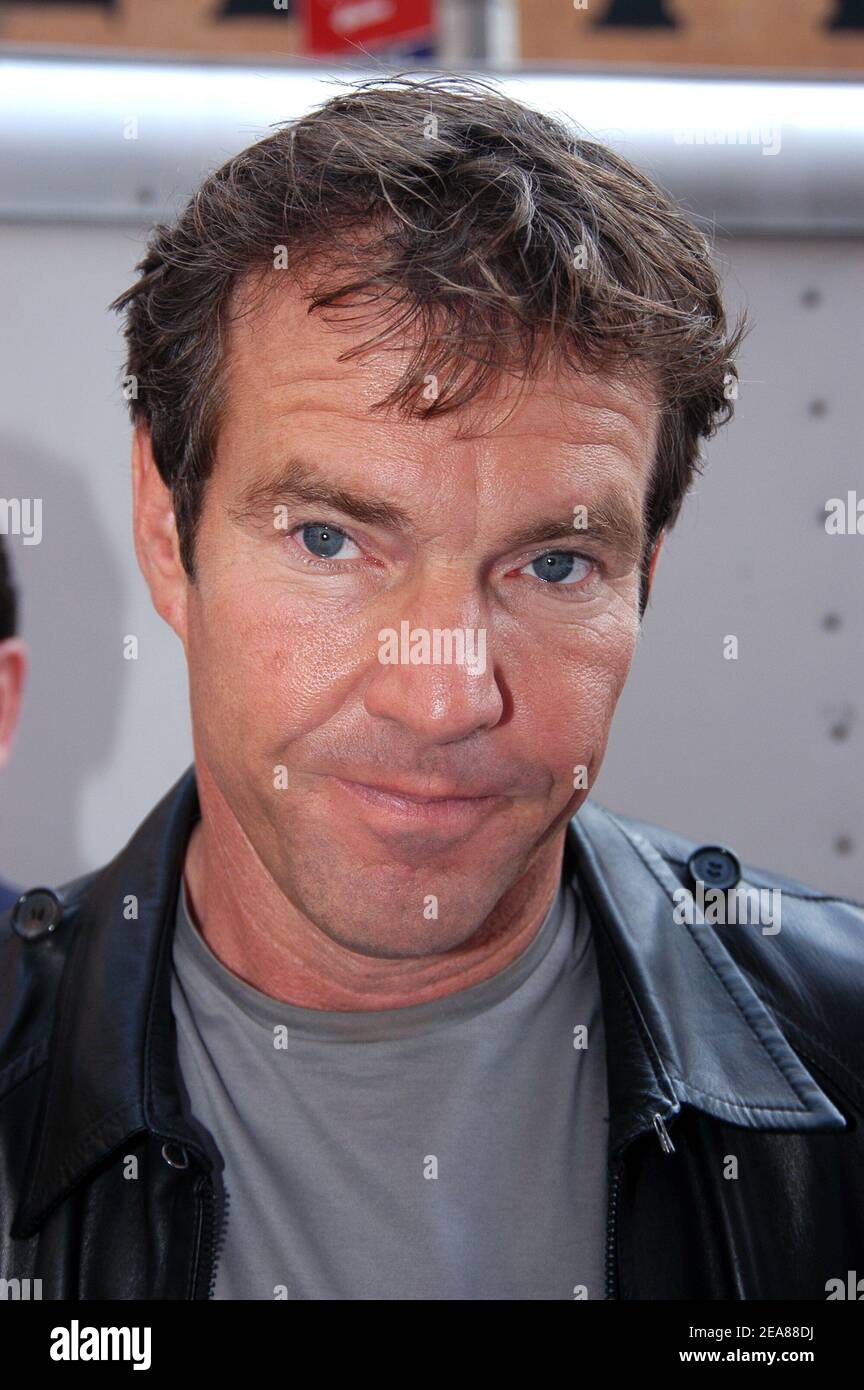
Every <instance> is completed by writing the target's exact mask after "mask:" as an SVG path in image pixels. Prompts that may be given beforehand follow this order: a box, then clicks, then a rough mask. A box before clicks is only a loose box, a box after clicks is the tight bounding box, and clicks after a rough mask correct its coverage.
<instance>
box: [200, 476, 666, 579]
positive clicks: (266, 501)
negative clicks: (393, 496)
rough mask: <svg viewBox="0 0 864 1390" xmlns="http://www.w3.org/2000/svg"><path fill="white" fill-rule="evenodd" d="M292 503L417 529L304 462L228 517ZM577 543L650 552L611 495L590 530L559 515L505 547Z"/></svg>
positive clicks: (631, 554) (630, 515)
mask: <svg viewBox="0 0 864 1390" xmlns="http://www.w3.org/2000/svg"><path fill="white" fill-rule="evenodd" d="M292 502H304V503H306V504H307V505H309V506H318V507H327V508H329V509H331V510H332V511H338V512H342V513H343V514H344V515H345V516H349V517H352V518H353V520H354V521H359V522H362V523H365V524H366V525H369V526H389V527H391V528H392V529H393V530H397V531H405V532H407V531H410V530H411V529H412V528H411V519H410V517H409V516H408V514H407V513H406V512H404V511H403V510H402V508H401V507H397V506H396V504H395V503H393V502H385V501H384V500H383V498H379V497H369V496H367V495H366V494H364V493H359V492H352V491H351V490H350V489H348V488H343V487H339V486H338V485H336V484H333V483H329V482H328V481H327V479H326V478H325V477H323V475H322V474H320V473H318V472H317V471H316V470H315V468H314V467H312V466H311V465H310V464H308V463H306V462H304V461H303V460H302V459H299V458H294V459H289V460H288V462H287V464H285V465H284V467H282V468H281V469H280V471H279V472H278V473H277V474H276V475H275V476H273V477H271V478H266V479H264V480H263V481H259V482H256V483H251V484H250V485H249V486H248V487H247V488H245V489H244V490H243V492H242V493H241V494H240V497H239V499H238V501H237V503H236V504H234V505H232V506H229V508H228V511H229V514H230V515H231V516H232V517H234V518H235V520H244V519H254V518H256V517H260V516H262V515H265V514H269V513H271V512H272V511H273V510H274V509H275V508H276V507H278V506H284V505H287V504H290V503H292ZM573 539H578V540H587V541H592V542H594V543H596V544H598V545H603V546H607V547H608V548H609V549H611V550H615V551H617V552H618V553H619V554H621V555H623V556H624V557H625V558H626V559H627V560H629V561H631V562H632V563H633V564H636V563H637V562H638V561H639V560H640V559H641V557H642V554H643V551H644V546H645V527H644V522H643V520H642V516H641V514H640V512H639V511H638V510H637V509H634V508H633V507H632V506H631V505H630V502H629V501H628V500H627V499H626V498H625V497H623V496H619V495H617V494H615V493H610V494H609V495H608V496H606V497H603V498H600V499H599V500H598V501H597V502H593V503H586V504H585V525H584V526H582V525H575V526H574V515H573V514H571V515H569V516H568V515H567V514H566V513H564V514H562V513H561V512H559V513H558V514H557V515H555V516H549V517H546V518H544V519H543V520H542V521H535V522H531V523H530V524H529V525H527V526H524V527H521V528H520V529H519V530H518V531H516V532H514V533H512V534H511V535H509V536H507V537H505V539H504V544H505V545H506V547H507V549H508V550H523V549H527V548H528V547H529V546H534V545H545V544H546V543H551V542H553V541H563V540H571V541H572V540H573Z"/></svg>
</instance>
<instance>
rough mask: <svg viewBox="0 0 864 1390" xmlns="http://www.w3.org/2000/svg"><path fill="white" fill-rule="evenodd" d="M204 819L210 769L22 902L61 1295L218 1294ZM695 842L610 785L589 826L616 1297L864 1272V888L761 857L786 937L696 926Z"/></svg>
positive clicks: (754, 880) (17, 1095)
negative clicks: (838, 885)
mask: <svg viewBox="0 0 864 1390" xmlns="http://www.w3.org/2000/svg"><path fill="white" fill-rule="evenodd" d="M198 815H199V807H198V798H197V790H196V784H195V777H194V769H193V768H189V769H188V771H187V772H186V773H185V774H184V775H183V777H182V778H181V779H180V781H179V782H178V783H177V785H176V786H175V787H174V788H172V790H171V791H170V792H169V793H168V795H167V796H166V797H165V798H164V800H163V801H162V802H161V803H160V805H158V806H157V807H156V809H155V810H154V811H153V812H152V813H151V814H150V815H149V816H148V818H147V819H146V820H145V821H144V823H143V825H142V826H141V827H140V829H139V830H138V831H137V832H136V833H135V835H134V836H133V838H132V839H131V841H130V842H129V844H128V845H127V847H126V848H125V849H124V850H122V851H121V852H120V854H118V855H117V857H116V858H115V859H114V860H113V861H112V862H111V863H110V864H108V865H107V866H106V867H105V868H103V869H101V870H99V871H98V872H97V873H94V874H88V875H86V876H85V877H83V878H81V879H78V880H76V881H75V882H73V883H71V884H68V885H66V886H65V887H64V888H62V889H61V890H59V892H58V894H57V897H58V898H59V901H60V906H59V907H58V906H57V904H56V903H54V900H53V899H52V898H50V897H47V898H46V897H43V898H42V899H39V898H38V897H36V896H33V897H29V898H25V899H24V900H23V903H24V905H23V907H21V906H19V908H18V909H17V918H16V921H17V930H13V926H12V924H11V920H10V914H9V913H7V914H5V915H4V917H3V918H2V919H0V1277H3V1278H6V1279H7V1280H8V1279H20V1280H22V1281H23V1280H26V1279H31V1280H33V1279H41V1280H42V1286H41V1294H42V1297H43V1298H53V1299H100V1298H107V1299H133V1298H144V1299H166V1298H171V1299H190V1298H195V1299H206V1298H208V1297H210V1296H211V1295H212V1291H213V1287H214V1283H215V1270H216V1261H217V1259H218V1251H219V1245H220V1238H221V1232H222V1229H223V1202H224V1197H223V1191H222V1186H221V1182H220V1179H219V1177H218V1171H217V1169H216V1168H214V1166H213V1164H212V1162H211V1160H210V1158H209V1157H208V1155H207V1153H206V1152H205V1150H204V1149H203V1148H202V1146H201V1144H200V1143H199V1139H198V1134H197V1132H196V1129H195V1127H194V1126H193V1125H192V1124H190V1121H189V1118H188V1115H187V1114H186V1113H185V1108H184V1105H183V1103H182V1101H181V1094H180V1087H179V1086H178V1068H177V1050H176V1044H175V1037H174V1023H173V1017H172V1013H171V1004H170V970H171V937H172V931H173V924H174V911H175V902H176V895H177V892H178V889H179V884H180V874H181V871H182V864H183V855H184V850H185V846H186V842H187V839H188V837H189V834H190V832H191V829H192V826H193V824H194V821H195V819H196V818H197V816H198ZM696 848H697V847H696V846H695V845H694V844H692V843H690V842H688V841H686V840H684V839H681V838H679V837H678V836H675V835H672V834H669V833H668V832H666V831H663V830H660V829H657V828H656V827H653V826H648V825H644V824H642V823H639V822H636V821H633V820H628V819H625V818H622V817H620V816H615V815H612V814H610V813H609V812H608V811H605V810H603V809H602V808H600V807H599V806H596V805H594V804H593V803H592V802H590V801H589V802H586V803H585V804H584V805H583V806H582V808H581V809H580V811H579V813H578V815H577V816H576V817H575V818H574V820H573V821H572V822H571V826H570V829H569V832H568V842H567V855H568V856H569V861H570V863H571V864H572V866H573V868H574V869H575V871H576V872H577V873H578V875H579V882H580V884H581V887H582V891H583V892H584V894H585V896H586V899H587V903H588V906H589V910H590V913H591V916H592V919H593V923H594V931H595V936H596V942H597V955H598V966H599V970H600V979H601V988H602V995H603V1008H604V1016H605V1023H606V1038H607V1057H608V1079H609V1111H610V1114H609V1206H608V1245H607V1255H606V1260H607V1275H608V1289H607V1292H608V1296H609V1297H610V1298H620V1299H658V1298H672V1299H677V1298H709V1299H764V1298H783V1299H818V1300H825V1299H826V1297H827V1296H828V1294H827V1289H826V1286H828V1288H833V1287H836V1286H834V1285H830V1284H829V1281H831V1280H840V1281H842V1282H843V1284H844V1286H845V1285H846V1284H847V1281H848V1280H849V1275H850V1272H852V1271H858V1270H860V1271H861V1273H862V1274H864V1131H862V1116H864V1087H862V1078H861V1071H862V1066H861V1064H862V1033H864V1010H862V999H864V983H862V982H864V907H862V905H861V904H856V903H853V902H851V901H848V900H845V899H839V898H832V897H828V896H826V895H823V894H820V893H817V892H814V891H812V890H810V889H808V888H806V887H804V886H803V885H801V884H797V883H793V882H792V881H790V880H787V879H782V878H780V877H778V876H777V875H767V874H764V873H762V872H759V871H753V870H747V871H745V872H744V874H743V881H744V882H745V883H746V884H747V885H755V886H756V887H762V888H766V889H772V888H775V889H776V888H779V889H781V890H782V927H781V930H780V931H779V932H776V933H767V932H765V931H764V930H763V929H762V928H760V926H758V925H724V926H716V927H712V926H704V925H703V926H695V925H694V926H687V925H686V924H677V925H676V924H675V923H674V920H673V901H672V899H673V894H674V893H675V891H676V890H677V889H679V888H680V887H682V886H684V887H693V882H694V879H693V873H694V872H698V876H699V877H700V878H701V877H704V874H703V872H701V871H700V870H699V866H700V865H702V867H703V869H704V865H705V863H706V860H705V857H704V855H703V856H702V858H701V859H699V858H697V859H696V860H695V861H693V860H692V857H693V854H694V851H695V850H696ZM709 859H710V860H711V864H710V866H709V876H710V875H711V874H719V876H720V878H721V879H722V877H723V875H724V874H727V871H730V869H731V873H730V874H729V877H730V878H733V879H734V877H735V870H736V869H737V867H738V865H737V861H736V860H735V857H734V856H733V855H731V854H730V853H729V852H727V851H722V850H721V851H718V852H717V853H715V854H714V855H713V857H712V856H709ZM691 861H692V862H693V869H688V863H690V862H691ZM34 892H35V890H34ZM136 908H137V916H136ZM52 911H53V919H52ZM25 931H29V933H30V934H29V936H27V937H25V936H23V935H22V934H21V933H22V932H25ZM733 1160H737V1164H736V1163H735V1162H733ZM736 1168H737V1176H736V1175H734V1174H735V1172H736ZM856 1277H857V1276H856ZM22 1287H23V1286H22Z"/></svg>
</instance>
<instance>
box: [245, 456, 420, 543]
mask: <svg viewBox="0 0 864 1390" xmlns="http://www.w3.org/2000/svg"><path fill="white" fill-rule="evenodd" d="M291 502H306V503H308V504H309V505H310V506H313V507H316V506H317V507H329V508H330V509H331V510H333V511H339V512H343V513H344V514H345V515H346V516H350V517H352V518H353V519H354V521H360V522H365V523H366V524H367V525H369V526H390V527H392V528H393V529H394V530H398V531H407V530H409V529H410V524H411V523H410V519H409V517H408V514H407V513H406V512H403V511H402V509H401V507H397V506H396V505H395V504H394V503H392V502H385V501H383V499H381V498H379V497H368V496H366V495H364V494H363V493H360V492H352V491H351V490H350V489H349V488H344V487H339V486H337V485H335V484H333V483H328V481H327V479H326V478H324V477H323V476H322V475H321V474H320V473H317V472H316V470H315V469H314V468H313V467H311V465H309V464H307V463H304V462H303V460H302V459H289V460H288V463H287V464H286V465H285V466H284V467H283V468H282V469H281V470H280V472H279V473H278V474H277V475H276V476H275V477H273V478H269V479H265V480H264V481H263V482H259V483H253V484H251V485H250V486H249V487H248V488H246V489H244V491H243V492H242V493H241V494H240V498H239V501H238V502H237V503H236V504H235V505H233V506H230V507H229V508H228V510H229V512H230V514H231V515H232V516H233V517H234V518H235V519H236V520H243V519H244V518H246V519H250V518H254V517H256V516H261V515H262V513H267V512H271V511H273V510H274V508H276V507H278V506H284V505H286V504H289V503H291Z"/></svg>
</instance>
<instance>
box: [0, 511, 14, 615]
mask: <svg viewBox="0 0 864 1390" xmlns="http://www.w3.org/2000/svg"><path fill="white" fill-rule="evenodd" d="M17 632H18V596H17V594H16V592H15V585H14V584H13V582H12V564H11V561H10V559H9V556H8V554H7V552H6V541H5V540H4V538H3V536H2V534H0V642H5V641H6V638H7V637H15V636H16V634H17Z"/></svg>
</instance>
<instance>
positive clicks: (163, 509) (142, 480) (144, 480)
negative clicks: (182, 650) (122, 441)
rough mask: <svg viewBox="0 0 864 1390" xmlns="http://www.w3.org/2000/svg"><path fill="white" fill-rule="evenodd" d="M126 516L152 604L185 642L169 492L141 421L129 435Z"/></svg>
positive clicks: (184, 579)
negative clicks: (129, 485) (129, 477)
mask: <svg viewBox="0 0 864 1390" xmlns="http://www.w3.org/2000/svg"><path fill="white" fill-rule="evenodd" d="M132 518H133V519H132V529H133V534H134V537H135V554H136V555H137V557H138V567H139V569H140V570H141V573H142V574H143V576H144V578H145V580H146V581H147V587H148V588H149V590H150V597H151V599H152V600H153V607H154V608H155V609H156V612H157V613H158V614H159V616H160V617H161V618H164V620H165V622H166V623H168V625H169V626H170V627H172V628H173V629H174V631H175V632H176V633H177V636H178V637H179V638H180V641H181V642H182V643H183V644H184V646H185V644H186V621H187V600H188V590H189V578H188V575H187V574H186V571H185V570H184V568H183V564H182V562H181V560H180V542H179V538H178V535H177V524H176V521H175V518H174V505H173V502H172V500H171V491H170V489H169V488H168V487H167V486H166V485H165V483H164V482H163V481H162V478H161V476H160V474H159V469H158V468H157V467H156V461H155V459H154V458H153V447H152V444H151V440H150V431H149V430H148V429H147V427H146V426H145V425H138V426H137V427H136V429H135V433H134V436H133V439H132Z"/></svg>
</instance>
